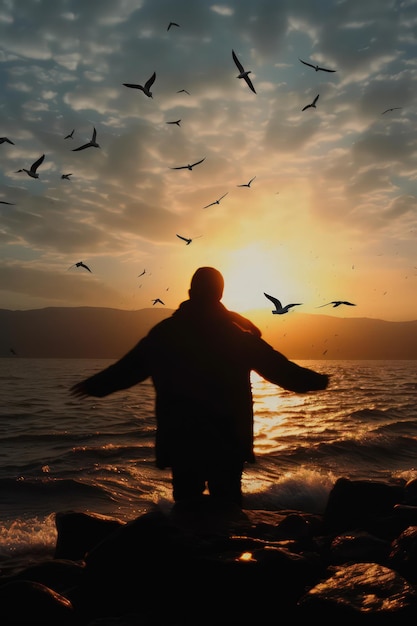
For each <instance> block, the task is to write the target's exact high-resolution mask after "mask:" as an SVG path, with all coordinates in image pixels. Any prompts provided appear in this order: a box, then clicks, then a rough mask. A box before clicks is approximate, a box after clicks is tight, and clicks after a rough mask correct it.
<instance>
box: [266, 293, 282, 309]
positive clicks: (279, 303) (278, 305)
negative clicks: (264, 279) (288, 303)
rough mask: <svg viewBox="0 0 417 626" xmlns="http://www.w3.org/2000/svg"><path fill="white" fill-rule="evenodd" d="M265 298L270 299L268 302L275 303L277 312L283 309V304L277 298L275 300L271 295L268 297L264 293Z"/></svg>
mask: <svg viewBox="0 0 417 626" xmlns="http://www.w3.org/2000/svg"><path fill="white" fill-rule="evenodd" d="M264 296H265V297H266V298H268V300H271V302H273V303H274V304H275V307H276V309H277V310H278V309H282V304H281V302H280V301H279V300H278V299H277V298H274V296H270V295H268V294H267V293H265V292H264Z"/></svg>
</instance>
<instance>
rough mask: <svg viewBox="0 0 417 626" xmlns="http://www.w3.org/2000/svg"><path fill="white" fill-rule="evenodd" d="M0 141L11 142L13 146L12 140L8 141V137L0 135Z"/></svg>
mask: <svg viewBox="0 0 417 626" xmlns="http://www.w3.org/2000/svg"><path fill="white" fill-rule="evenodd" d="M0 143H11V144H12V146H14V145H15V144H14V142H13V141H10V139H9V138H8V137H0Z"/></svg>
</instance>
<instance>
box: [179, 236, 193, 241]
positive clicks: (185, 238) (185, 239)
mask: <svg viewBox="0 0 417 626" xmlns="http://www.w3.org/2000/svg"><path fill="white" fill-rule="evenodd" d="M177 237H179V238H180V239H182V240H183V241H190V240H189V239H187V237H181V235H177Z"/></svg>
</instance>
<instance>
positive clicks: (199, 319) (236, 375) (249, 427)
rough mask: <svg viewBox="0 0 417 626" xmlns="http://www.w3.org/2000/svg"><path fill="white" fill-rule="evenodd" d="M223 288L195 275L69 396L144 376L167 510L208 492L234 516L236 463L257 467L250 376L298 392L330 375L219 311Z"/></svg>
mask: <svg viewBox="0 0 417 626" xmlns="http://www.w3.org/2000/svg"><path fill="white" fill-rule="evenodd" d="M223 288H224V281H223V276H222V275H221V274H220V272H219V271H218V270H216V269H214V268H212V267H200V268H199V269H198V270H197V271H196V272H195V274H194V275H193V277H192V279H191V285H190V289H189V299H188V300H186V301H184V302H182V303H181V304H180V306H179V307H178V309H177V310H176V311H175V312H174V313H173V314H172V315H171V317H169V318H167V319H165V320H163V321H161V322H159V323H158V324H156V325H155V326H154V327H153V328H152V329H151V330H150V331H149V333H148V335H146V336H145V337H144V338H143V339H141V340H140V341H139V343H137V345H136V346H135V347H134V348H133V349H132V350H130V351H129V352H128V353H127V354H126V355H125V356H123V357H122V358H121V359H120V360H119V361H117V362H116V363H114V364H113V365H110V366H109V367H107V368H106V369H104V370H102V371H101V372H99V373H97V374H95V375H93V376H91V377H89V378H87V379H86V380H84V381H81V382H80V383H78V384H76V385H74V386H73V387H72V388H71V393H72V394H73V395H75V396H79V397H84V396H96V397H103V396H107V395H109V394H111V393H113V392H115V391H119V390H121V389H126V388H128V387H131V386H132V385H135V384H137V383H140V382H142V381H144V380H145V379H147V378H149V377H151V378H152V381H153V384H154V387H155V392H156V402H155V413H156V421H157V429H156V438H155V454H156V465H157V467H159V468H161V469H163V468H167V467H170V468H171V473H172V488H173V498H174V500H175V502H180V501H181V502H182V501H194V500H196V501H198V500H199V499H201V498H202V495H203V492H204V491H205V490H206V489H207V490H208V492H209V494H210V496H212V497H213V498H214V499H216V501H219V502H226V503H227V502H229V503H235V504H237V505H239V506H240V507H241V506H242V490H241V479H242V472H243V469H244V464H245V463H246V462H249V463H254V462H255V457H254V450H253V447H254V446H253V443H254V442H253V400H252V389H251V382H250V374H251V371H252V370H253V371H255V372H257V373H258V374H259V375H260V376H262V377H263V378H265V379H266V380H268V381H270V382H271V383H274V384H276V385H279V386H280V387H283V388H284V389H287V390H290V391H294V392H297V393H304V392H308V391H316V390H321V389H325V388H326V387H327V385H328V376H327V375H325V374H319V373H317V372H315V371H313V370H310V369H307V368H304V367H301V366H299V365H297V364H296V363H293V362H292V361H289V360H288V359H287V358H286V357H285V356H284V355H282V354H281V353H280V352H278V351H276V350H274V348H273V347H272V346H270V345H269V344H268V343H266V342H265V341H264V340H263V339H262V338H261V333H260V331H259V329H258V328H256V326H254V325H253V324H252V322H250V321H249V320H248V319H246V318H244V317H242V316H241V315H239V314H238V313H234V312H232V311H228V310H227V309H226V308H225V307H224V306H223V304H221V302H220V300H221V298H222V296H223Z"/></svg>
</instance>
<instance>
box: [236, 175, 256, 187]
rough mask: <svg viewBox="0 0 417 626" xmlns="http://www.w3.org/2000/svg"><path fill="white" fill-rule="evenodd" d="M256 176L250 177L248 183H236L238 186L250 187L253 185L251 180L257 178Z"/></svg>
mask: <svg viewBox="0 0 417 626" xmlns="http://www.w3.org/2000/svg"><path fill="white" fill-rule="evenodd" d="M255 178H256V176H254V177H253V178H251V179H250V181H249V182H248V183H244V184H243V185H236V187H250V186H251V182H252V181H253V180H255Z"/></svg>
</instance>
